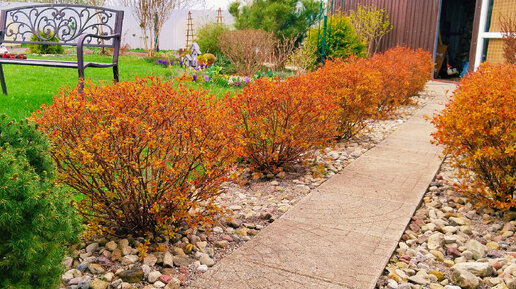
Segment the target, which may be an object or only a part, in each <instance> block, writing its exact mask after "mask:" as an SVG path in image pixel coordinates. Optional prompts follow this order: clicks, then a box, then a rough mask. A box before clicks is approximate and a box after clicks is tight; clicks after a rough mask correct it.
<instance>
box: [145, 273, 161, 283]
mask: <svg viewBox="0 0 516 289" xmlns="http://www.w3.org/2000/svg"><path fill="white" fill-rule="evenodd" d="M160 276H161V273H160V272H159V271H152V272H150V273H149V277H147V280H148V281H149V282H150V283H154V282H156V281H158V280H159V277H160Z"/></svg>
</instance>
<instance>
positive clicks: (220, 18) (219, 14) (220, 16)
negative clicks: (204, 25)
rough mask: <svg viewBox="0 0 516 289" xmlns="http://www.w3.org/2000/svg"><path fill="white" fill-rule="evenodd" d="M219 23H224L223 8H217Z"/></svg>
mask: <svg viewBox="0 0 516 289" xmlns="http://www.w3.org/2000/svg"><path fill="white" fill-rule="evenodd" d="M217 24H224V22H223V18H222V9H221V8H219V9H218V10H217Z"/></svg>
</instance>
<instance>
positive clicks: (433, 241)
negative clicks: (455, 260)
mask: <svg viewBox="0 0 516 289" xmlns="http://www.w3.org/2000/svg"><path fill="white" fill-rule="evenodd" d="M443 242H444V235H443V234H442V233H435V234H433V235H430V237H428V241H427V247H428V249H429V250H436V249H438V248H440V247H441V246H442V245H443Z"/></svg>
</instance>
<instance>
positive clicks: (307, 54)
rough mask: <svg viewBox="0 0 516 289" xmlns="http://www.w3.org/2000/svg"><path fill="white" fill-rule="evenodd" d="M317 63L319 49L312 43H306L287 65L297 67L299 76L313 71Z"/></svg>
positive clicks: (292, 55)
mask: <svg viewBox="0 0 516 289" xmlns="http://www.w3.org/2000/svg"><path fill="white" fill-rule="evenodd" d="M316 61H317V47H315V46H314V45H313V44H312V43H311V42H309V41H305V43H303V45H302V46H300V47H298V48H297V49H295V50H294V52H293V53H292V54H291V55H290V58H289V60H288V62H287V63H288V64H289V65H293V66H295V67H296V69H297V70H296V73H297V74H303V73H306V72H307V71H308V70H310V69H312V68H313V67H314V65H315V63H316Z"/></svg>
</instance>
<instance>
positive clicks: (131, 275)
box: [118, 268, 143, 283]
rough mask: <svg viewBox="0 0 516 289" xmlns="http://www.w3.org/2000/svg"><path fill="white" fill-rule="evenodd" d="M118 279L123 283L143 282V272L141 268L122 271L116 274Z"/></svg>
mask: <svg viewBox="0 0 516 289" xmlns="http://www.w3.org/2000/svg"><path fill="white" fill-rule="evenodd" d="M118 277H120V279H122V280H123V281H124V282H128V283H138V282H140V281H142V280H143V270H142V269H141V268H132V269H127V270H123V271H121V272H119V273H118Z"/></svg>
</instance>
